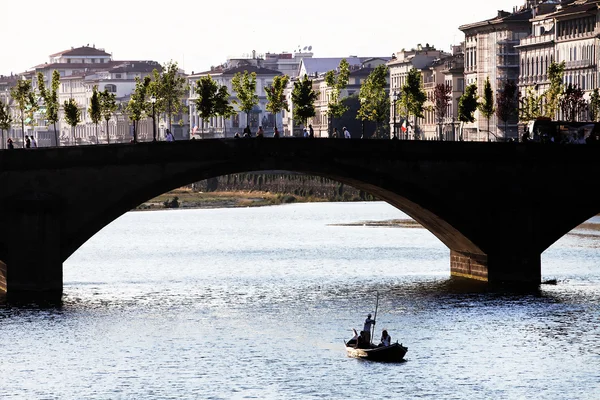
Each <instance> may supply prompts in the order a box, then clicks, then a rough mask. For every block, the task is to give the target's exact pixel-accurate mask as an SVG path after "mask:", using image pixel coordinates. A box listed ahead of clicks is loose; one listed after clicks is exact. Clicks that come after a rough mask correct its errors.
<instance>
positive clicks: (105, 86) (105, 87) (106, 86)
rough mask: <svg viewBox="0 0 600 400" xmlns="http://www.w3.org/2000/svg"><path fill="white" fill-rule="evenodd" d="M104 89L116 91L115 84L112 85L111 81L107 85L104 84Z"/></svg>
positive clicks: (110, 91)
mask: <svg viewBox="0 0 600 400" xmlns="http://www.w3.org/2000/svg"><path fill="white" fill-rule="evenodd" d="M104 89H105V90H106V91H107V92H109V93H116V92H117V85H113V84H112V83H109V84H108V85H104Z"/></svg>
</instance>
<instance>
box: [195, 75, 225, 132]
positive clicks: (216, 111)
mask: <svg viewBox="0 0 600 400" xmlns="http://www.w3.org/2000/svg"><path fill="white" fill-rule="evenodd" d="M195 92H196V94H197V95H198V96H197V98H196V100H194V102H195V103H196V108H197V109H198V113H199V115H200V117H201V118H202V120H203V121H205V120H206V119H209V118H212V117H215V116H217V115H223V116H225V117H227V116H230V115H232V114H233V113H235V111H234V110H233V107H232V106H231V105H229V92H228V90H227V86H219V85H218V83H217V82H216V81H215V80H214V79H213V78H212V77H211V76H210V75H207V76H204V77H202V78H200V79H199V80H198V81H196V88H195ZM202 132H204V123H202Z"/></svg>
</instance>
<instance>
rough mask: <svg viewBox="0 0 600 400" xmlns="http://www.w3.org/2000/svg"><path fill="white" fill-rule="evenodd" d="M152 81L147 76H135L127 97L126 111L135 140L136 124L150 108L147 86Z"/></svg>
mask: <svg viewBox="0 0 600 400" xmlns="http://www.w3.org/2000/svg"><path fill="white" fill-rule="evenodd" d="M151 82H152V78H150V77H149V76H146V77H144V79H143V80H142V79H140V78H138V77H136V78H135V89H134V91H133V93H132V94H131V99H129V103H127V112H128V114H129V119H131V120H132V121H133V141H134V142H137V135H138V132H137V125H138V122H139V121H140V120H141V119H142V118H145V117H146V116H147V114H148V109H149V108H150V104H149V103H148V100H147V98H148V96H149V92H148V87H149V86H150V83H151ZM169 126H170V122H169Z"/></svg>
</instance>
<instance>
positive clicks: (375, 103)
mask: <svg viewBox="0 0 600 400" xmlns="http://www.w3.org/2000/svg"><path fill="white" fill-rule="evenodd" d="M387 77H388V69H387V66H385V65H383V64H382V65H378V66H377V67H376V68H375V69H374V70H373V71H372V72H371V73H370V74H369V76H368V77H367V79H366V80H365V82H364V83H363V84H362V86H361V87H360V92H359V94H358V98H359V100H360V108H359V109H358V113H357V116H356V118H357V119H360V120H361V121H363V126H364V121H365V120H367V121H373V122H375V133H376V134H377V133H378V131H379V123H380V122H385V121H388V120H389V119H390V97H389V96H388V95H387V94H386V92H385V89H386V88H387V86H388V83H387ZM363 133H364V132H363Z"/></svg>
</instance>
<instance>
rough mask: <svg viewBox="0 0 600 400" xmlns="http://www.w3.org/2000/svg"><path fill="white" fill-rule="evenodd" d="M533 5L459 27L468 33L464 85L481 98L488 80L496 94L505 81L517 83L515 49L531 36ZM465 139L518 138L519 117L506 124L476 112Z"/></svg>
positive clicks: (517, 58) (466, 35)
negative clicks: (522, 40)
mask: <svg viewBox="0 0 600 400" xmlns="http://www.w3.org/2000/svg"><path fill="white" fill-rule="evenodd" d="M532 3H533V2H530V1H528V2H527V3H526V5H525V6H523V7H521V8H520V9H516V8H515V9H514V10H513V12H512V13H511V12H506V11H498V15H497V16H496V17H494V18H491V19H488V20H484V21H480V22H476V23H472V24H466V25H461V26H460V27H459V29H460V30H461V31H463V32H464V34H465V85H471V84H475V85H477V94H478V95H479V97H480V98H482V97H483V91H484V86H485V82H486V80H487V79H489V80H490V85H491V88H492V92H493V93H494V95H496V94H497V93H498V91H499V90H502V88H503V87H504V85H505V84H506V82H508V81H514V82H517V81H518V79H519V52H518V49H517V48H516V46H518V45H519V43H520V41H521V39H523V38H526V37H527V36H529V35H530V34H531V22H530V19H531V18H532V16H533V13H532V8H531V5H532ZM495 102H496V98H494V103H495ZM488 126H489V132H488ZM505 126H506V127H507V129H506V130H507V131H506V132H505V131H504V129H505ZM462 137H463V139H464V140H475V141H485V140H488V137H489V138H490V140H506V139H509V138H517V137H518V129H517V117H516V116H515V117H514V119H513V120H511V121H509V123H508V124H506V125H505V124H504V122H503V121H499V120H498V118H497V117H496V115H495V114H494V115H492V116H490V117H489V119H488V118H486V117H484V116H483V114H482V113H481V111H480V110H477V111H476V112H475V122H473V123H466V124H464V125H463V126H462Z"/></svg>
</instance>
